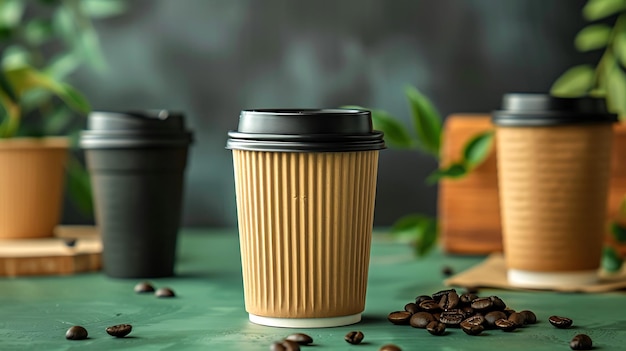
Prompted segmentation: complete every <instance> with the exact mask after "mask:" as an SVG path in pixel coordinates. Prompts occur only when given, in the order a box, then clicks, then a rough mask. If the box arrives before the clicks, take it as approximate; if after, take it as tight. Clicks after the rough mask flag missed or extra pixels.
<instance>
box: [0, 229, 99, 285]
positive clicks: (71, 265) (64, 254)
mask: <svg viewBox="0 0 626 351" xmlns="http://www.w3.org/2000/svg"><path fill="white" fill-rule="evenodd" d="M72 240H75V242H74V245H73V246H72V245H68V244H67V242H68V241H72ZM101 254H102V241H101V240H100V236H99V234H98V232H97V230H96V228H95V227H92V226H60V227H57V228H56V229H55V234H54V237H51V238H42V239H4V240H0V276H5V277H16V276H25V275H68V274H74V273H79V272H88V271H97V270H99V269H100V268H101V265H102V263H101Z"/></svg>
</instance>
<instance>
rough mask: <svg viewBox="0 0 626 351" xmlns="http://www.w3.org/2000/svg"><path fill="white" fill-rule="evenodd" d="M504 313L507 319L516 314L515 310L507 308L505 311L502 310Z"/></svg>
mask: <svg viewBox="0 0 626 351" xmlns="http://www.w3.org/2000/svg"><path fill="white" fill-rule="evenodd" d="M502 312H504V314H506V316H507V317H510V316H511V315H512V314H513V313H514V312H515V310H514V309H512V308H508V307H507V308H505V309H504V310H502Z"/></svg>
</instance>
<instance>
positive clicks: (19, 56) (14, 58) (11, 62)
mask: <svg viewBox="0 0 626 351" xmlns="http://www.w3.org/2000/svg"><path fill="white" fill-rule="evenodd" d="M30 61H31V56H30V53H29V52H28V51H27V50H26V49H24V48H23V47H22V46H20V45H11V46H9V47H7V48H5V49H4V50H3V52H2V67H4V68H8V69H10V68H11V67H20V66H24V65H28V64H29V63H30Z"/></svg>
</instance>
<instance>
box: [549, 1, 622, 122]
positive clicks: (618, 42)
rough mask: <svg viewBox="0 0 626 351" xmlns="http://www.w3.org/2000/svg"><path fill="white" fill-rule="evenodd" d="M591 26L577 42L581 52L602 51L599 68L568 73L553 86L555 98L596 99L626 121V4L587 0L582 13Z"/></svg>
mask: <svg viewBox="0 0 626 351" xmlns="http://www.w3.org/2000/svg"><path fill="white" fill-rule="evenodd" d="M582 15H583V17H584V18H585V19H586V20H587V21H588V22H589V24H588V25H587V26H585V27H584V28H582V29H581V30H580V31H579V32H578V34H576V37H575V38H574V46H575V47H576V49H577V50H578V51H579V52H592V51H598V50H602V55H601V56H600V59H599V60H598V62H597V64H596V65H595V66H594V65H590V64H582V65H577V66H574V67H571V68H569V69H568V70H566V71H565V72H564V73H563V74H562V75H561V76H560V77H559V78H558V79H557V80H556V81H555V82H554V84H553V85H552V88H551V93H552V95H554V96H562V97H579V96H585V95H590V96H597V97H603V98H605V99H606V102H607V106H608V109H609V110H610V111H611V112H613V113H617V114H619V115H620V118H621V119H624V118H626V71H625V69H626V1H624V0H588V1H587V3H586V4H585V6H584V7H583V9H582Z"/></svg>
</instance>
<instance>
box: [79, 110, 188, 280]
mask: <svg viewBox="0 0 626 351" xmlns="http://www.w3.org/2000/svg"><path fill="white" fill-rule="evenodd" d="M87 123H88V126H87V127H88V128H87V130H85V131H83V132H82V133H81V137H80V145H81V147H82V148H83V149H85V154H86V159H87V167H88V170H89V173H90V176H91V183H92V187H93V192H94V207H95V212H96V223H97V225H98V228H99V231H100V233H101V235H102V244H103V252H102V261H103V270H104V272H105V274H106V275H108V276H110V277H115V278H156V277H168V276H172V275H174V268H175V261H176V246H177V237H178V229H179V226H180V216H181V206H182V196H183V188H184V172H185V167H186V164H187V151H188V147H189V144H190V143H191V139H192V135H191V133H190V132H189V131H187V130H186V129H185V125H184V119H183V115H182V114H180V113H174V112H171V111H165V110H148V111H138V112H106V111H98V112H92V113H91V114H90V115H89V118H88V121H87Z"/></svg>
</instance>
